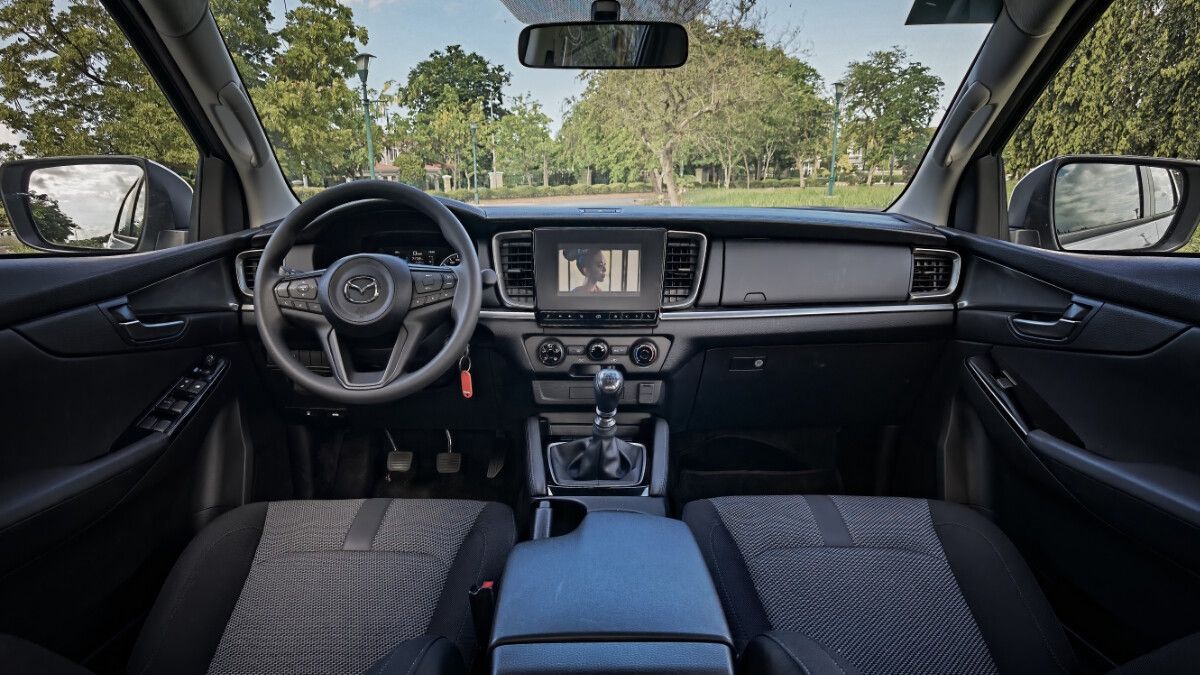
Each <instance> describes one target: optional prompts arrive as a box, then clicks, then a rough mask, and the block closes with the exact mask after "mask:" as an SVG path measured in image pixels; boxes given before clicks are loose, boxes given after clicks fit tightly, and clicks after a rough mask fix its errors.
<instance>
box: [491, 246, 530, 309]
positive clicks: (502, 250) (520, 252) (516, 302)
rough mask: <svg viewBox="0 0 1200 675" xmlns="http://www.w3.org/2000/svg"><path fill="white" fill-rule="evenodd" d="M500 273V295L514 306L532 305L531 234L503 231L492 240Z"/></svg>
mask: <svg viewBox="0 0 1200 675" xmlns="http://www.w3.org/2000/svg"><path fill="white" fill-rule="evenodd" d="M494 245H495V255H496V261H497V262H496V264H497V266H498V267H499V269H498V270H497V271H498V272H499V273H500V274H499V276H500V298H501V299H502V300H503V301H504V303H505V304H507V305H510V306H514V307H529V308H532V307H533V306H534V304H536V291H535V290H534V276H533V233H532V232H507V233H502V234H498V235H496V239H495V242H494Z"/></svg>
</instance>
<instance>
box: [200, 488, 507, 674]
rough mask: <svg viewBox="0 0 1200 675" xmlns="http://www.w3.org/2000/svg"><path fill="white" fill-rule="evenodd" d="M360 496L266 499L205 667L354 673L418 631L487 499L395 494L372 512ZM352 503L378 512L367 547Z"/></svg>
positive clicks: (217, 671)
mask: <svg viewBox="0 0 1200 675" xmlns="http://www.w3.org/2000/svg"><path fill="white" fill-rule="evenodd" d="M365 501H366V500H350V501H298V502H274V503H271V504H269V505H268V507H267V514H266V520H265V522H264V524H263V530H262V539H261V540H260V541H259V544H258V548H257V550H256V551H255V554H254V560H253V562H252V564H251V567H250V571H249V574H248V575H247V577H246V581H245V584H244V585H243V586H242V589H241V593H240V595H239V596H238V599H237V604H236V605H235V607H234V609H233V614H232V616H231V617H230V618H229V622H228V623H227V624H226V626H225V631H224V633H223V634H222V636H221V641H220V643H219V645H218V647H217V651H216V654H215V655H214V657H213V659H212V661H211V663H210V664H209V668H208V672H209V673H211V674H213V675H217V674H222V673H244V672H255V673H361V672H364V671H365V670H367V669H368V668H369V667H370V666H371V665H372V664H374V663H376V662H377V661H379V660H380V658H381V657H383V656H384V655H385V654H387V653H388V651H389V650H390V649H392V648H393V647H395V646H396V645H398V644H399V643H401V642H403V641H405V640H408V639H411V638H415V637H417V636H420V635H422V634H424V633H425V632H426V630H427V629H428V627H429V624H430V621H431V618H432V617H433V614H434V611H435V609H436V608H437V604H438V599H439V597H441V595H442V589H443V586H444V584H445V582H446V577H447V574H448V573H449V570H450V568H451V565H452V564H453V562H454V559H455V556H456V555H457V553H458V550H459V548H460V547H461V546H462V544H463V541H464V539H466V537H467V535H468V533H469V532H470V531H471V528H472V526H473V525H474V524H475V521H476V519H477V518H478V517H479V514H480V512H481V511H482V510H483V508H484V507H485V506H486V504H485V503H483V502H469V501H455V500H438V499H420V500H393V501H392V503H391V504H390V505H389V506H388V507H387V509H386V511H385V512H384V514H383V517H382V519H379V516H378V514H379V509H378V508H375V507H373V508H368V509H363V508H362V507H363V504H364V502H365ZM374 506H377V505H374ZM360 511H362V514H363V517H364V518H373V519H375V520H379V526H378V530H377V531H376V532H375V534H374V537H373V538H372V539H371V540H370V541H371V546H370V548H369V549H368V550H362V547H361V545H360V542H361V541H362V537H361V535H362V530H363V525H362V524H361V523H360V524H359V526H357V527H355V526H354V523H355V519H356V517H357V516H358V515H359V514H360ZM368 527H369V525H368ZM352 529H353V530H354V532H355V534H354V536H352V537H349V538H348V535H350V533H351V530H352ZM464 593H465V589H464Z"/></svg>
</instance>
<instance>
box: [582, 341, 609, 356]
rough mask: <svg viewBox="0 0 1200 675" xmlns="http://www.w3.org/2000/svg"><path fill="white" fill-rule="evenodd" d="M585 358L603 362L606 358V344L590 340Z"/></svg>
mask: <svg viewBox="0 0 1200 675" xmlns="http://www.w3.org/2000/svg"><path fill="white" fill-rule="evenodd" d="M587 356H588V358H589V359H591V360H593V361H603V360H604V359H607V358H608V343H607V342H605V341H604V340H599V339H597V340H592V341H591V342H589V343H588V346H587Z"/></svg>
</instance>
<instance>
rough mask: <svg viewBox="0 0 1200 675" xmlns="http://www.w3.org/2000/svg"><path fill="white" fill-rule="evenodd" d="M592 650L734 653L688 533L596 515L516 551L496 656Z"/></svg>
mask: <svg viewBox="0 0 1200 675" xmlns="http://www.w3.org/2000/svg"><path fill="white" fill-rule="evenodd" d="M582 641H610V642H612V641H626V642H639V641H676V642H708V643H720V644H723V645H727V646H732V644H733V641H732V639H731V637H730V634H729V626H728V625H727V624H726V623H725V613H724V611H723V610H722V608H721V601H720V599H719V598H718V597H717V591H716V588H715V587H714V586H713V582H712V577H710V576H709V573H708V568H707V567H706V566H705V564H704V559H703V558H702V557H701V556H700V549H699V547H697V546H696V542H695V540H694V539H693V538H692V533H691V531H690V530H689V529H688V528H687V526H686V525H684V524H683V523H681V522H680V521H678V520H672V519H669V518H662V517H658V516H650V515H645V514H640V513H624V512H594V513H589V514H588V515H587V517H585V518H584V519H583V522H582V523H581V524H580V526H579V527H578V528H576V529H575V530H574V531H573V532H571V533H569V534H566V535H563V536H561V537H551V538H549V539H539V540H537V541H530V542H524V543H521V544H518V545H517V546H516V548H514V549H513V552H512V554H511V555H510V556H509V558H508V564H507V566H506V567H505V570H504V577H503V580H502V582H501V584H500V597H499V601H498V604H497V607H496V620H495V624H494V628H493V630H492V641H491V645H492V647H493V648H495V647H497V646H500V645H505V644H520V643H531V642H582Z"/></svg>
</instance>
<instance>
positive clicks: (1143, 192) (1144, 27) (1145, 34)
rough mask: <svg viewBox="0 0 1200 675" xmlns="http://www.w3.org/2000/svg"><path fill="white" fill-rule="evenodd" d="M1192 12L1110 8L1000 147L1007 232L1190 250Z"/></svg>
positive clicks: (1198, 142)
mask: <svg viewBox="0 0 1200 675" xmlns="http://www.w3.org/2000/svg"><path fill="white" fill-rule="evenodd" d="M1197 19H1200V14H1198V13H1197V10H1196V6H1195V3H1194V2H1191V1H1190V0H1115V1H1114V2H1113V3H1112V4H1111V5H1110V6H1109V8H1108V9H1107V10H1106V11H1105V13H1104V15H1103V16H1102V17H1101V18H1100V20H1099V21H1098V22H1097V23H1096V25H1094V26H1093V27H1092V29H1091V30H1090V31H1089V33H1088V34H1087V35H1086V36H1085V37H1084V39H1083V40H1082V41H1081V42H1080V44H1079V46H1078V47H1077V48H1076V50H1075V52H1074V53H1073V54H1071V56H1070V57H1069V58H1068V59H1067V61H1066V62H1065V63H1064V65H1063V67H1062V69H1061V70H1060V71H1059V72H1058V73H1057V74H1056V75H1055V76H1054V78H1053V79H1052V80H1051V81H1050V83H1049V85H1048V86H1047V87H1046V89H1045V91H1043V92H1042V94H1041V96H1040V97H1039V98H1038V100H1037V101H1036V102H1035V104H1034V105H1033V107H1032V108H1031V110H1030V112H1029V114H1028V115H1027V116H1026V117H1025V119H1024V120H1022V122H1021V124H1020V125H1019V126H1018V127H1017V129H1016V131H1015V133H1013V135H1012V136H1011V137H1010V138H1009V140H1008V143H1007V145H1006V146H1005V148H1004V153H1003V157H1004V168H1005V178H1006V180H1007V183H1008V193H1009V196H1010V202H1009V212H1010V223H1009V225H1010V228H1011V229H1012V231H1013V241H1020V242H1022V243H1029V244H1032V245H1037V246H1041V247H1044V248H1052V249H1058V250H1071V251H1095V252H1142V253H1155V254H1166V253H1183V254H1195V253H1200V230H1198V229H1197V215H1196V214H1197V213H1198V212H1200V209H1198V206H1197V205H1198V204H1200V165H1192V164H1189V163H1188V162H1194V161H1195V160H1197V159H1200V116H1197V115H1195V114H1194V111H1195V110H1196V109H1197V108H1198V107H1200V66H1198V65H1197V63H1196V60H1195V58H1194V56H1195V43H1194V40H1195V32H1194V30H1193V28H1194V27H1195V25H1196V21H1197ZM1110 158H1111V159H1110ZM1145 158H1151V159H1145ZM1180 160H1185V161H1180Z"/></svg>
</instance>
